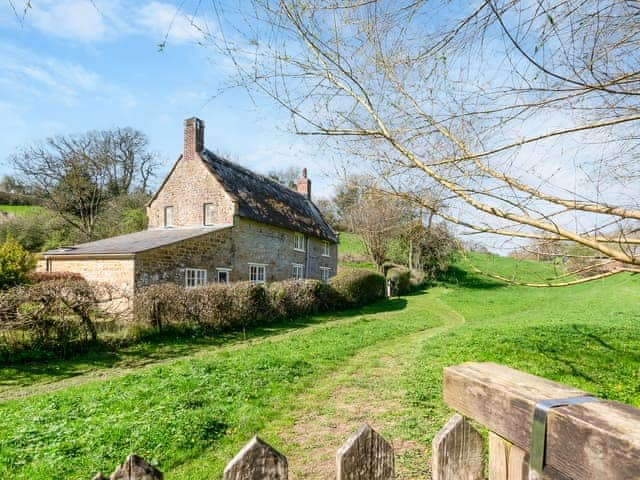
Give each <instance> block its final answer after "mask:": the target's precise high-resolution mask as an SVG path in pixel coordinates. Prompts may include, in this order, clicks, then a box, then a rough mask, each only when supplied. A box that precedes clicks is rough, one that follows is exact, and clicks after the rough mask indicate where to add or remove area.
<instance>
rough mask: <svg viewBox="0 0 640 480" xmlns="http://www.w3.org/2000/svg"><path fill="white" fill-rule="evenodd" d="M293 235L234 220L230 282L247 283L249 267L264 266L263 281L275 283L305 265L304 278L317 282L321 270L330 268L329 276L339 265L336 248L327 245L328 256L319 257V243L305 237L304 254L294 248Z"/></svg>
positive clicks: (260, 224)
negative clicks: (244, 281)
mask: <svg viewBox="0 0 640 480" xmlns="http://www.w3.org/2000/svg"><path fill="white" fill-rule="evenodd" d="M293 238H294V233H293V232H292V231H291V230H287V229H284V228H280V227H274V226H271V225H266V224H263V223H258V222H254V221H251V220H246V219H243V218H239V217H236V225H235V226H234V228H233V252H234V253H235V255H234V257H233V271H232V274H231V280H232V281H239V280H249V264H250V263H260V264H266V266H267V269H266V277H267V278H266V280H267V281H268V282H274V281H279V280H286V279H289V278H292V275H293V264H294V263H299V264H303V265H305V277H306V278H316V279H320V267H329V268H331V272H330V274H331V276H333V275H335V274H336V269H337V266H338V258H337V257H338V248H337V245H330V249H329V250H330V256H329V257H324V256H322V248H323V245H322V241H321V240H320V239H316V238H311V237H307V248H306V250H307V251H305V252H299V251H296V250H294V248H293Z"/></svg>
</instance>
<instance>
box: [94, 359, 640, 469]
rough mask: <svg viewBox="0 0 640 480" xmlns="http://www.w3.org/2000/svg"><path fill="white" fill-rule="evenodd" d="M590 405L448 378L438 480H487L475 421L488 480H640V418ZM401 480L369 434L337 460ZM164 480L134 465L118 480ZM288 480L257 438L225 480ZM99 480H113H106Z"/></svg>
mask: <svg viewBox="0 0 640 480" xmlns="http://www.w3.org/2000/svg"><path fill="white" fill-rule="evenodd" d="M587 395H588V394H586V392H583V391H581V390H577V389H575V388H572V387H569V386H567V385H562V384H560V383H556V382H552V381H550V380H546V379H544V378H540V377H536V376H534V375H530V374H527V373H524V372H520V371H518V370H513V369H511V368H507V367H504V366H502V365H497V364H493V363H467V364H463V365H458V366H455V367H449V368H447V369H445V374H444V400H445V403H446V404H447V405H448V406H450V407H452V408H453V409H455V410H456V411H458V412H459V413H456V414H455V415H454V416H453V418H451V420H449V422H448V423H447V424H446V425H445V426H444V427H443V428H442V430H440V432H439V433H438V434H437V435H436V436H435V437H434V439H433V455H432V459H431V462H432V479H433V480H481V479H483V478H484V472H485V465H484V458H485V457H484V451H485V446H484V439H483V437H482V435H481V434H480V433H479V432H478V431H477V430H476V429H475V428H474V426H473V425H472V424H471V423H470V422H469V420H468V419H471V420H473V421H475V422H477V423H478V424H480V425H481V426H482V427H483V428H485V429H487V430H489V435H488V450H489V456H488V458H489V462H488V468H487V470H488V473H489V477H488V478H489V480H527V479H528V480H544V479H548V480H592V479H597V480H605V479H606V480H631V479H640V410H638V409H636V408H633V407H630V406H628V405H624V404H621V403H618V402H612V401H602V400H598V399H595V398H593V397H586V398H585V396H587ZM576 398H577V399H579V400H575V399H576ZM556 399H561V400H560V401H556ZM534 412H536V413H535V417H536V418H537V420H538V421H537V423H536V426H535V427H534ZM463 415H464V417H463ZM465 417H466V418H465ZM532 447H533V448H532ZM530 463H531V465H530ZM538 464H539V465H538ZM532 466H533V467H534V468H531V467H532ZM327 473H328V476H331V473H330V472H327ZM394 475H395V474H394V452H393V447H392V446H391V444H390V443H389V442H387V440H385V439H384V438H383V437H382V436H381V435H380V434H379V433H377V432H376V431H375V430H373V429H372V428H371V427H370V426H368V425H366V424H365V425H363V426H362V427H360V429H359V430H358V431H357V432H355V433H354V434H353V435H352V436H351V437H350V438H349V439H348V440H347V441H346V442H345V443H344V444H343V445H342V446H341V447H340V448H339V449H338V451H337V455H336V477H335V478H337V479H338V480H391V479H393V478H394ZM162 478H163V475H162V473H161V472H160V471H159V470H157V469H156V468H154V467H153V466H151V465H149V464H147V463H146V462H145V461H144V460H143V459H142V458H140V457H138V456H135V455H130V456H129V457H128V458H127V460H126V461H125V463H124V464H123V465H121V466H120V467H118V468H117V469H116V471H115V472H114V473H113V474H112V475H111V476H110V477H109V479H110V480H162ZM287 478H288V462H287V458H286V457H285V456H284V455H282V454H281V453H279V452H278V451H276V450H275V449H274V448H273V447H271V446H270V445H269V444H267V443H266V442H264V441H263V440H261V439H260V438H258V437H254V438H253V439H252V440H251V441H250V442H249V443H248V444H247V445H246V446H245V447H244V448H243V449H242V450H241V451H240V452H239V453H238V454H237V455H236V456H235V457H234V458H233V460H231V462H229V464H228V465H227V467H226V468H225V470H224V475H223V480H258V479H259V480H286V479H287ZM94 480H107V477H105V476H103V475H102V474H98V475H96V476H95V477H94ZM203 480H204V479H203Z"/></svg>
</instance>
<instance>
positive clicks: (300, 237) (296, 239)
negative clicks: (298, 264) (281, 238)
mask: <svg viewBox="0 0 640 480" xmlns="http://www.w3.org/2000/svg"><path fill="white" fill-rule="evenodd" d="M304 240H305V238H304V234H303V233H298V232H295V233H294V234H293V249H294V250H295V251H296V252H304V251H305V248H304V246H305V245H304V243H305V242H304Z"/></svg>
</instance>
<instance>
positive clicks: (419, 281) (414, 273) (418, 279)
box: [409, 270, 427, 290]
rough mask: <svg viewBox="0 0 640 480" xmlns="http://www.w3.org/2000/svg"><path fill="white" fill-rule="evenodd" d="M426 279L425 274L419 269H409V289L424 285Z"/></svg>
mask: <svg viewBox="0 0 640 480" xmlns="http://www.w3.org/2000/svg"><path fill="white" fill-rule="evenodd" d="M426 281H427V277H426V276H425V274H424V272H421V271H420V270H411V278H410V279H409V282H410V284H411V290H417V289H418V288H420V287H422V286H424V285H425V283H426Z"/></svg>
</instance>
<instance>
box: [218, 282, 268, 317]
mask: <svg viewBox="0 0 640 480" xmlns="http://www.w3.org/2000/svg"><path fill="white" fill-rule="evenodd" d="M230 288H231V305H232V307H231V312H230V315H229V317H230V318H231V319H232V321H233V324H234V326H239V327H242V328H245V327H248V326H252V325H259V324H265V323H270V322H272V321H273V320H275V319H277V312H276V311H275V309H274V308H273V304H272V303H271V301H270V298H269V294H268V292H267V287H266V286H265V284H262V283H251V282H238V283H233V284H231V286H230Z"/></svg>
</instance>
